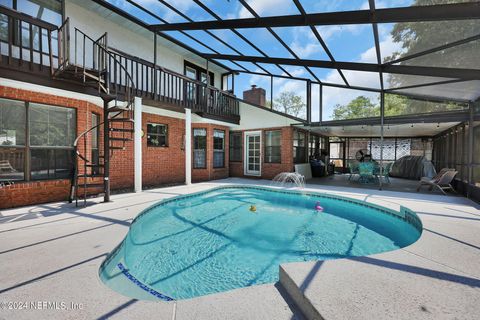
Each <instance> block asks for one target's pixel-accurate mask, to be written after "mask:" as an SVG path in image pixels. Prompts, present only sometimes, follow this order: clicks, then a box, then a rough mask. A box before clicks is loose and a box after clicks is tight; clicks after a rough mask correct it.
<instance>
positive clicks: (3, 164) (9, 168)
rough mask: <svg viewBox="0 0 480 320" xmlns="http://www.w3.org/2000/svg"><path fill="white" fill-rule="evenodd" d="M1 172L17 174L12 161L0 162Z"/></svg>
mask: <svg viewBox="0 0 480 320" xmlns="http://www.w3.org/2000/svg"><path fill="white" fill-rule="evenodd" d="M0 171H2V172H16V171H17V170H15V168H13V167H12V165H11V164H10V161H8V160H0Z"/></svg>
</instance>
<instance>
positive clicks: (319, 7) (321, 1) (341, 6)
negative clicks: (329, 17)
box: [300, 0, 369, 13]
mask: <svg viewBox="0 0 480 320" xmlns="http://www.w3.org/2000/svg"><path fill="white" fill-rule="evenodd" d="M300 3H301V4H302V6H303V8H304V9H305V11H306V12H307V13H322V12H337V11H338V12H339V11H353V10H365V9H368V8H369V7H368V1H365V0H336V1H332V0H300Z"/></svg>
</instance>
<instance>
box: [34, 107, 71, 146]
mask: <svg viewBox="0 0 480 320" xmlns="http://www.w3.org/2000/svg"><path fill="white" fill-rule="evenodd" d="M29 112H30V116H29V118H30V121H29V126H30V145H31V146H55V147H71V146H73V141H74V140H75V122H76V120H75V110H74V109H71V108H61V107H54V106H48V105H42V104H36V103H31V104H30V110H29Z"/></svg>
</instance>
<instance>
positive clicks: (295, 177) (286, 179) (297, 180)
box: [272, 172, 305, 188]
mask: <svg viewBox="0 0 480 320" xmlns="http://www.w3.org/2000/svg"><path fill="white" fill-rule="evenodd" d="M286 183H289V184H290V183H292V184H294V185H295V186H297V187H299V188H305V176H303V175H301V174H299V173H297V172H282V173H279V174H277V175H276V176H275V178H273V179H272V184H276V185H279V186H281V187H283V186H284V185H285V184H286Z"/></svg>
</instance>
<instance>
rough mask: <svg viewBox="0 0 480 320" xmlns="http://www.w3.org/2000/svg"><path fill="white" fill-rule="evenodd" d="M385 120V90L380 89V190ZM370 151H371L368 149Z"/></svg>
mask: <svg viewBox="0 0 480 320" xmlns="http://www.w3.org/2000/svg"><path fill="white" fill-rule="evenodd" d="M384 122H385V92H384V91H383V90H382V92H381V93H380V179H378V180H379V184H380V190H382V179H383V134H384V132H383V129H384V128H383V125H384ZM371 145H372V144H371V143H370V146H371ZM370 152H371V151H370Z"/></svg>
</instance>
